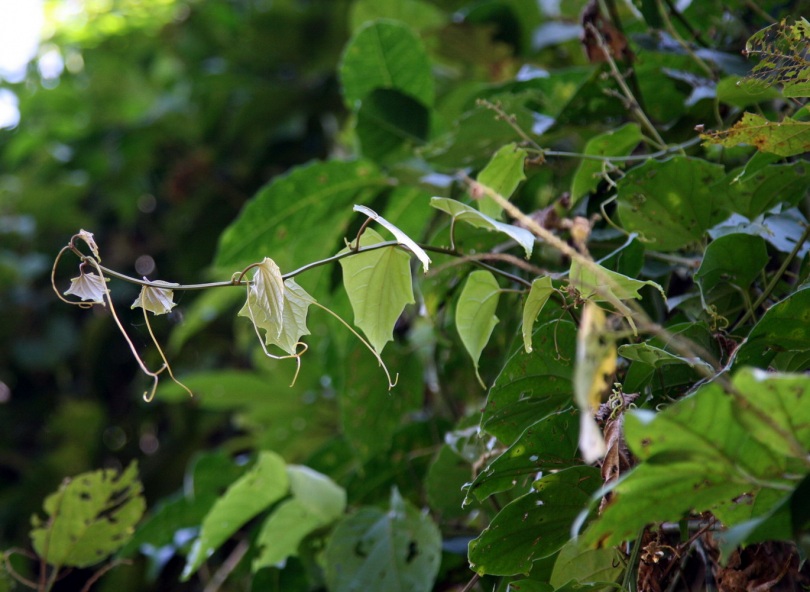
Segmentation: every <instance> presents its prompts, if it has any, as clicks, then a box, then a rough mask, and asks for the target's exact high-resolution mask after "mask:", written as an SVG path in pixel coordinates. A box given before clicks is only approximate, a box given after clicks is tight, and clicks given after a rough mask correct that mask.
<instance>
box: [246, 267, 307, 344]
mask: <svg viewBox="0 0 810 592" xmlns="http://www.w3.org/2000/svg"><path fill="white" fill-rule="evenodd" d="M284 288H285V289H284V305H283V308H282V313H281V332H280V333H278V334H276V329H277V325H278V323H277V322H276V321H275V320H273V319H271V318H269V317H268V316H267V315H265V314H264V313H263V312H262V310H261V309H259V307H258V303H257V297H256V296H255V295H254V294H253V293H252V292H251V294H250V295H249V296H248V301H247V302H245V305H244V306H243V307H242V310H240V311H239V316H243V317H248V318H249V319H251V320H254V322H255V324H256V326H257V327H258V328H260V329H264V330H265V343H266V344H267V345H276V346H278V347H280V348H281V349H282V350H284V351H285V352H287V353H288V354H290V355H291V356H292V355H295V354H296V353H297V351H298V348H297V346H298V343H299V342H300V340H301V337H302V336H304V335H309V329H308V328H307V313H308V311H309V305H310V304H312V303H313V302H315V299H314V298H313V297H312V296H310V295H309V294H308V293H307V291H306V290H304V288H302V287H301V286H299V285H298V284H297V283H296V282H295V280H294V279H292V278H290V279H288V280H285V281H284ZM251 307H252V308H253V312H252V313H251ZM260 314H261V316H262V318H261V319H259V315H260Z"/></svg>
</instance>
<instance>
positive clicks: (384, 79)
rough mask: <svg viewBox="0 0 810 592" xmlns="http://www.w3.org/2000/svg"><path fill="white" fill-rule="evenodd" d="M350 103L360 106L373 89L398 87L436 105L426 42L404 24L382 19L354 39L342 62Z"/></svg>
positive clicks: (351, 106)
mask: <svg viewBox="0 0 810 592" xmlns="http://www.w3.org/2000/svg"><path fill="white" fill-rule="evenodd" d="M340 81H341V83H342V84H343V98H344V100H345V101H346V105H348V106H349V108H351V109H356V108H357V107H358V106H359V103H360V102H362V101H363V100H365V98H366V96H367V95H368V94H369V93H371V91H373V90H375V89H378V88H389V89H394V90H398V91H400V92H402V93H404V94H406V95H409V96H411V97H413V98H414V99H416V100H418V101H420V102H421V103H422V104H423V105H425V106H426V107H430V106H431V105H432V104H433V95H434V87H433V75H432V72H431V67H430V60H429V59H428V57H427V54H426V53H425V50H424V48H423V47H422V42H421V41H420V40H419V38H418V37H417V36H416V35H414V33H413V32H412V31H411V29H410V28H409V27H408V26H406V25H405V24H404V23H401V22H397V21H389V20H378V21H374V22H371V23H368V24H367V25H365V26H363V27H361V28H360V29H359V30H358V31H357V32H356V33H355V34H354V36H353V37H352V38H351V40H350V41H349V44H348V45H347V46H346V49H345V51H344V53H343V58H342V60H341V63H340Z"/></svg>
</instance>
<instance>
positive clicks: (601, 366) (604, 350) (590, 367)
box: [574, 300, 616, 463]
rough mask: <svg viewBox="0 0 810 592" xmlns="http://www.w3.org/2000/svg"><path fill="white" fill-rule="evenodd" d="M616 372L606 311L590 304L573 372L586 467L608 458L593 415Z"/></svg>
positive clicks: (583, 321)
mask: <svg viewBox="0 0 810 592" xmlns="http://www.w3.org/2000/svg"><path fill="white" fill-rule="evenodd" d="M615 371H616V342H615V341H614V340H613V338H612V337H611V336H610V335H609V334H608V328H607V320H606V318H605V313H604V311H603V310H602V309H601V308H599V305H598V304H596V303H594V302H593V301H591V300H589V301H588V302H586V303H585V306H584V308H583V310H582V322H581V323H580V327H579V332H578V333H577V359H576V367H575V368H574V398H575V399H576V402H577V406H578V407H579V413H580V429H579V449H580V451H581V452H582V458H583V459H585V462H587V463H592V462H594V461H595V460H597V459H599V458H601V457H602V456H604V454H605V450H606V448H605V440H604V438H603V437H602V432H601V431H600V430H599V426H598V425H596V420H594V418H593V414H594V412H595V411H596V410H597V409H598V408H599V403H600V402H601V400H602V395H603V394H604V393H605V392H606V391H607V390H608V389H609V388H610V383H609V379H610V377H611V376H612V375H613V373H614V372H615Z"/></svg>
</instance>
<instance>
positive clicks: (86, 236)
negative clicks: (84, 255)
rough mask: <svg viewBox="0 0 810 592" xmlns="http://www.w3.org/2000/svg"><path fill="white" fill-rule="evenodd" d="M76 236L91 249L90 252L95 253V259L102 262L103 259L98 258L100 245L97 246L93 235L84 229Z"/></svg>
mask: <svg viewBox="0 0 810 592" xmlns="http://www.w3.org/2000/svg"><path fill="white" fill-rule="evenodd" d="M76 236H77V237H79V238H80V239H82V240H83V241H84V242H85V243H86V244H87V246H88V247H90V252H91V253H93V257H95V258H96V259H98V260H99V261H100V260H101V257H99V256H98V245H97V244H96V239H94V238H93V233H92V232H87V231H86V230H84V229H82V230H80V231H79V234H77V235H76Z"/></svg>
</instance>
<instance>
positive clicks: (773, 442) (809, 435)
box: [734, 368, 810, 460]
mask: <svg viewBox="0 0 810 592" xmlns="http://www.w3.org/2000/svg"><path fill="white" fill-rule="evenodd" d="M734 386H735V388H736V389H737V390H738V392H739V393H740V396H741V397H742V398H743V399H744V400H745V405H744V406H738V407H737V408H735V416H736V417H737V419H738V420H739V421H740V423H741V424H742V425H743V426H744V427H745V428H746V429H747V430H748V432H749V433H750V434H751V436H752V437H754V438H756V439H757V440H759V441H760V442H761V443H763V444H764V445H765V446H767V447H768V448H770V449H771V450H773V451H774V452H776V453H777V454H782V455H784V456H793V457H796V458H799V459H800V460H805V459H806V458H807V453H808V451H810V404H808V401H810V381H808V380H807V376H806V375H803V374H773V373H770V374H769V373H766V372H764V371H762V370H759V369H754V368H743V369H742V370H740V371H739V372H738V373H737V374H736V375H735V376H734Z"/></svg>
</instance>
